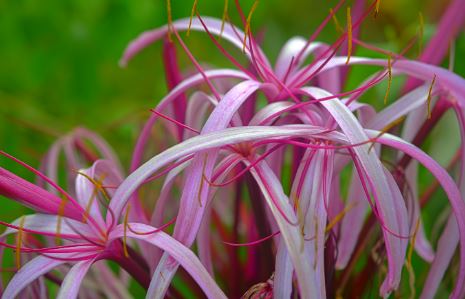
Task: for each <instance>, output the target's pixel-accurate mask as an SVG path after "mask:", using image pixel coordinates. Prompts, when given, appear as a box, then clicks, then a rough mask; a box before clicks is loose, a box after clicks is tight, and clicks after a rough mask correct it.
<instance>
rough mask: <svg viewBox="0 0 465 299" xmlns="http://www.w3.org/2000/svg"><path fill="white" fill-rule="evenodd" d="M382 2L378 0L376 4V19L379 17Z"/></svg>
mask: <svg viewBox="0 0 465 299" xmlns="http://www.w3.org/2000/svg"><path fill="white" fill-rule="evenodd" d="M380 4H381V0H376V5H375V19H376V18H377V17H378V14H379V5H380Z"/></svg>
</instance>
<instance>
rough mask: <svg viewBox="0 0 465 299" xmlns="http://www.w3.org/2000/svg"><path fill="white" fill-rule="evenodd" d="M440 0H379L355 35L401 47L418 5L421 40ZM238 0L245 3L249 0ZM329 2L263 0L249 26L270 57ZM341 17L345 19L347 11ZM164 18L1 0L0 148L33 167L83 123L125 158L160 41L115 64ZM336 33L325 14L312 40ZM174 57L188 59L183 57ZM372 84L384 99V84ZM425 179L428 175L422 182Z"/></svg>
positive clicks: (86, 2)
mask: <svg viewBox="0 0 465 299" xmlns="http://www.w3.org/2000/svg"><path fill="white" fill-rule="evenodd" d="M229 2H230V6H229V7H230V12H231V15H232V17H233V20H237V16H235V13H234V8H233V5H232V2H233V1H232V0H230V1H229ZM447 2H448V1H438V0H427V1H420V0H408V1H407V0H386V1H382V5H381V14H380V16H379V17H378V19H377V20H373V18H372V17H371V16H370V17H369V18H368V19H367V26H362V40H364V41H366V42H370V43H372V44H375V45H377V46H380V47H382V48H386V49H390V50H393V51H400V49H402V48H403V47H404V46H405V45H406V43H407V41H408V40H409V38H411V37H413V36H414V35H415V33H416V32H417V31H418V26H419V25H418V24H419V22H418V13H419V12H422V14H423V15H424V17H425V23H426V27H425V40H426V39H427V38H428V36H430V35H431V34H432V32H434V30H435V23H436V22H437V20H438V18H439V16H440V14H441V12H442V11H443V8H444V6H445V5H446V4H447ZM192 3H193V1H180V0H172V11H173V18H174V19H177V18H181V17H186V16H189V14H190V11H191V7H192ZM241 3H242V4H243V7H244V10H245V11H246V12H247V11H248V10H249V8H250V7H251V5H252V3H253V1H241ZM335 3H336V1H321V0H300V1H298V0H286V1H283V0H262V1H260V3H259V6H258V9H257V10H256V12H255V14H254V16H253V20H252V29H253V31H254V32H262V33H263V34H264V42H263V48H264V49H265V52H266V53H267V54H268V55H269V57H270V59H271V61H273V60H274V59H275V57H276V56H277V54H278V51H279V48H280V46H281V45H283V44H284V42H285V41H286V40H287V39H288V38H290V37H292V36H294V35H302V36H308V35H309V34H311V33H312V32H313V30H314V29H315V28H316V27H317V26H318V24H319V23H320V22H321V21H322V20H323V18H324V17H325V16H326V15H327V14H328V10H329V8H330V7H331V6H334V5H335ZM198 9H199V11H200V13H201V14H205V15H211V16H216V17H221V14H222V10H223V1H221V0H199V4H198ZM338 17H339V21H340V22H341V24H345V13H344V11H341V12H340V13H338ZM166 20H167V16H166V6H165V1H156V0H138V1H129V0H128V1H123V0H67V1H63V0H42V1H37V0H0V149H2V150H5V151H6V152H8V153H10V154H13V155H14V156H16V157H18V158H20V159H22V160H24V161H26V162H27V163H30V164H31V165H32V166H34V167H37V166H38V164H39V160H40V158H41V157H42V155H43V154H44V153H45V152H46V151H47V149H48V147H49V146H50V145H51V143H52V142H53V141H54V140H55V139H56V137H57V136H59V135H62V134H65V133H66V132H69V131H70V130H72V129H73V128H74V127H77V126H85V127H87V128H89V129H91V130H94V131H96V132H98V133H100V134H101V135H103V136H104V137H105V138H106V139H107V140H108V141H109V142H110V144H111V145H112V146H113V147H114V148H115V149H117V153H118V155H119V156H120V158H121V159H122V161H123V164H124V165H125V166H127V165H128V161H129V157H130V153H131V150H132V147H133V144H134V140H135V138H136V137H137V134H138V131H139V129H140V126H141V125H142V123H143V121H144V119H146V117H147V116H148V113H149V112H148V110H149V109H150V108H152V107H153V106H154V105H155V104H156V103H157V101H158V100H159V99H160V98H161V97H162V96H163V95H164V94H165V93H166V86H165V78H164V74H163V67H162V64H161V44H160V43H157V44H155V45H152V46H150V47H148V48H147V49H146V50H144V51H142V53H141V54H140V55H138V56H137V57H136V58H135V59H133V60H132V61H131V62H130V63H129V65H128V67H127V68H125V69H122V68H120V67H118V60H119V59H120V56H121V54H122V52H123V50H124V48H125V46H126V44H127V43H128V42H129V41H130V40H131V39H133V38H134V37H136V36H137V35H138V34H139V33H140V32H142V31H144V30H147V29H151V28H154V27H158V26H161V25H163V24H164V23H165V22H166ZM182 36H184V35H182ZM336 37H337V33H336V30H335V29H334V26H333V24H332V23H330V24H329V26H328V27H327V28H326V29H325V30H324V31H323V32H322V34H321V36H320V38H319V39H320V40H323V41H326V42H332V41H334V40H335V38H336ZM184 39H185V41H186V42H187V44H188V45H189V47H190V48H191V50H192V52H193V53H194V54H195V56H196V57H197V58H198V59H199V60H200V61H203V60H204V61H208V62H209V63H211V64H214V65H219V66H222V65H225V62H224V59H222V57H221V55H220V53H219V52H218V51H216V50H215V48H214V47H213V46H212V44H211V42H209V40H208V39H207V38H205V37H202V36H201V35H200V34H196V33H193V34H191V36H190V37H189V38H187V37H184ZM456 47H457V50H456V52H457V53H456V57H457V62H456V67H455V69H456V71H457V72H458V73H460V74H462V75H464V74H465V64H464V63H463V61H460V59H461V57H463V55H464V54H465V38H464V35H463V33H462V34H461V36H460V38H459V40H458V42H457V44H456ZM235 53H237V54H238V55H240V52H238V51H236V52H235ZM359 54H366V55H375V54H372V53H371V54H370V52H367V51H359ZM411 57H413V55H412V56H411ZM181 60H182V61H184V62H186V63H183V65H184V66H188V67H190V65H189V64H188V63H187V60H186V59H185V57H181ZM226 65H227V66H230V65H228V64H226ZM365 75H366V74H364V73H363V72H354V73H353V76H352V78H351V82H360V81H361V80H363V79H364V78H365ZM379 93H380V95H381V98H382V97H383V96H384V90H383V87H380V89H379ZM443 132H444V130H440V132H439V133H437V134H443ZM450 138H452V139H454V138H455V139H457V136H451V137H450ZM453 144H456V141H453ZM439 156H441V153H439ZM0 165H1V166H2V167H5V168H7V169H9V170H11V171H13V172H15V173H17V174H18V175H20V176H22V177H24V178H27V179H32V178H33V176H32V174H31V173H29V172H28V171H26V170H25V169H24V168H21V167H19V166H17V165H15V164H14V163H11V162H10V161H8V160H7V159H5V158H0ZM428 180H429V178H428V176H425V183H424V184H428ZM431 209H433V208H431ZM433 210H434V209H433ZM22 212H24V208H22V207H21V206H19V205H17V204H15V203H13V202H11V201H9V200H6V199H4V198H2V199H1V201H0V219H2V220H6V221H9V220H12V219H14V218H15V217H17V216H18V215H21V213H22ZM433 215H434V214H433ZM433 218H434V216H429V217H428V216H427V218H426V219H427V221H432V219H433ZM427 226H430V225H429V224H428V223H427Z"/></svg>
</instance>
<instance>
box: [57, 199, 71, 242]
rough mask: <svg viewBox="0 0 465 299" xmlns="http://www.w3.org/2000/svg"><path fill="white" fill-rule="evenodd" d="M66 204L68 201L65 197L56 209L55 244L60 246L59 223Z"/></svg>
mask: <svg viewBox="0 0 465 299" xmlns="http://www.w3.org/2000/svg"><path fill="white" fill-rule="evenodd" d="M67 203H68V199H67V198H66V197H64V196H63V197H62V198H61V202H60V206H59V207H58V216H57V231H56V236H55V244H56V245H60V244H61V239H60V236H61V222H62V219H63V215H64V214H65V206H66V204H67Z"/></svg>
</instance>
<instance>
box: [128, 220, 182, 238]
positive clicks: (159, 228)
mask: <svg viewBox="0 0 465 299" xmlns="http://www.w3.org/2000/svg"><path fill="white" fill-rule="evenodd" d="M175 221H176V217H174V218H173V219H171V220H170V221H168V222H167V223H165V224H163V225H162V226H160V227H158V228H156V229H154V230H151V231H148V232H138V231H136V230H134V229H133V228H131V226H130V225H129V224H128V229H129V230H130V231H131V232H132V233H134V234H136V235H142V236H146V235H151V234H155V233H158V232H160V231H162V230H164V229H165V228H167V227H168V226H170V225H171V224H173V223H174V222H175Z"/></svg>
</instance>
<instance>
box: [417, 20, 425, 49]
mask: <svg viewBox="0 0 465 299" xmlns="http://www.w3.org/2000/svg"><path fill="white" fill-rule="evenodd" d="M418 20H419V23H420V25H419V28H418V56H420V55H421V52H422V51H423V35H424V31H425V20H424V18H423V14H422V13H421V12H419V13H418Z"/></svg>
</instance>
